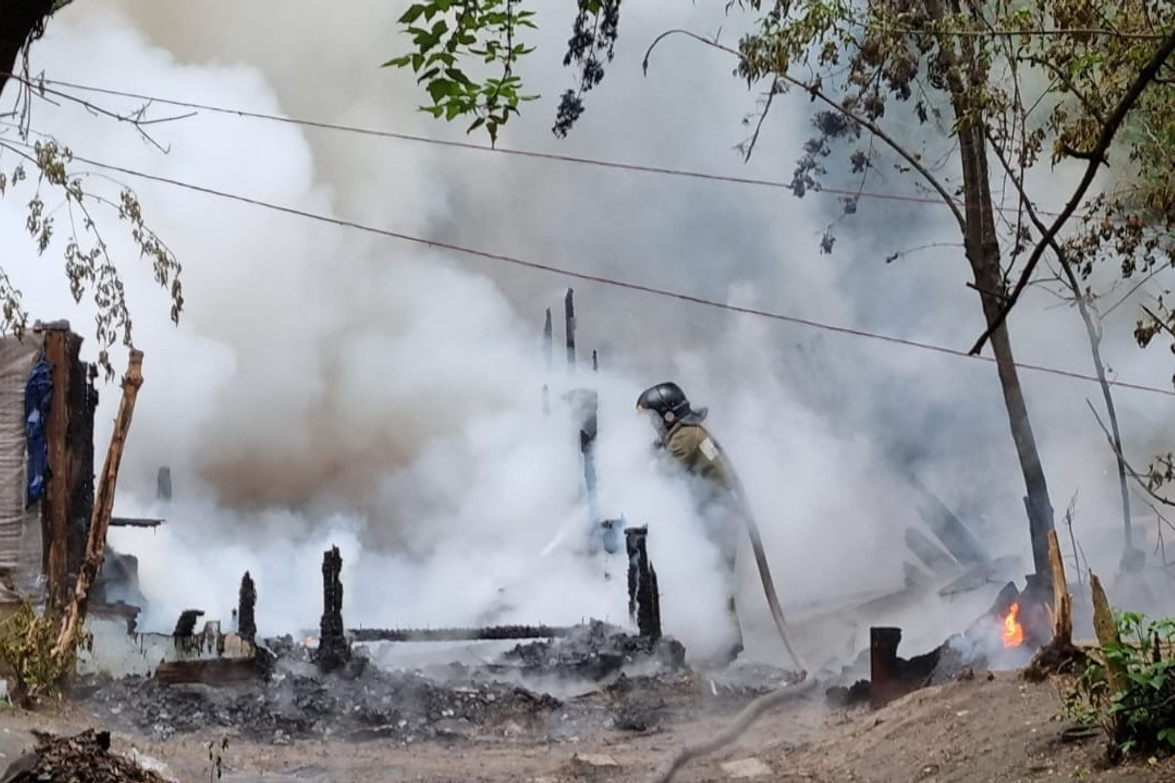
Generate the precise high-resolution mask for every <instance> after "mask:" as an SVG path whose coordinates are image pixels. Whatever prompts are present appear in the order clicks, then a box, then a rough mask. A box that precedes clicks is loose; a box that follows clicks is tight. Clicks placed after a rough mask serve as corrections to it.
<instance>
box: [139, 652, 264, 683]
mask: <svg viewBox="0 0 1175 783" xmlns="http://www.w3.org/2000/svg"><path fill="white" fill-rule="evenodd" d="M259 676H260V671H259V669H258V665H257V662H256V661H255V660H254V659H252V658H240V659H232V658H213V659H210V660H200V661H164V662H163V663H161V664H159V666H158V667H157V668H156V669H155V679H157V680H159V681H160V682H165V683H168V684H169V685H180V684H187V683H200V684H202V685H231V684H234V683H238V682H245V681H247V680H252V679H254V678H257V677H259Z"/></svg>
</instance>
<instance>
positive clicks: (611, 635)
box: [503, 620, 685, 681]
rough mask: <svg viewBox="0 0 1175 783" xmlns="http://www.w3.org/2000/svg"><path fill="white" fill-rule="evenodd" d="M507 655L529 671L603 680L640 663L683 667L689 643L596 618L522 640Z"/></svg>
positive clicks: (568, 677)
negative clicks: (547, 636) (552, 635)
mask: <svg viewBox="0 0 1175 783" xmlns="http://www.w3.org/2000/svg"><path fill="white" fill-rule="evenodd" d="M503 658H504V659H505V660H506V661H516V662H517V663H518V664H519V666H520V667H521V669H522V671H523V672H524V673H528V674H537V673H541V674H545V675H554V676H556V677H562V678H567V679H588V680H592V681H600V680H602V679H604V678H606V677H608V676H609V675H613V674H617V673H619V672H620V671H621V670H622V669H625V668H631V667H633V665H634V664H640V663H646V664H648V665H650V666H654V667H658V668H661V669H666V670H670V671H673V670H683V669H684V668H685V647H684V646H683V645H682V644H681V642H679V641H677V640H676V639H672V638H669V637H661V638H658V639H656V640H654V639H650V638H648V637H645V636H633V635H631V634H628V633H626V632H625V631H624V630H623V629H621V628H617V627H616V626H613V625H608V624H607V623H603V622H600V621H598V620H593V621H591V622H590V623H588V624H587V625H584V626H579V627H578V628H576V629H573V631H572V632H571V633H570V634H568V635H567V636H564V637H560V638H556V639H552V640H550V641H545V640H544V641H536V642H529V643H527V644H520V645H518V646H516V647H514V648H513V649H512V650H510V651H509V652H507V653H506V654H505V655H504V656H503Z"/></svg>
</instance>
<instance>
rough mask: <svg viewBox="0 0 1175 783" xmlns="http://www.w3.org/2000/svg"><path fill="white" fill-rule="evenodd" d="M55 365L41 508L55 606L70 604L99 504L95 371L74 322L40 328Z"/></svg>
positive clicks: (37, 328)
mask: <svg viewBox="0 0 1175 783" xmlns="http://www.w3.org/2000/svg"><path fill="white" fill-rule="evenodd" d="M33 331H34V332H35V333H38V334H42V335H43V347H44V355H45V360H46V361H47V362H48V363H49V365H50V371H49V376H50V384H51V391H50V396H49V415H48V417H47V419H46V422H45V441H46V444H47V448H48V453H47V458H48V469H47V471H46V481H45V492H44V495H43V503H42V506H41V526H42V537H43V541H44V553H43V562H42V567H43V569H44V572H45V575H46V578H47V581H48V584H47V597H48V599H49V602H50V604H51V605H53V606H56V607H61V606H64V605H65V603H66V602H67V601H68V600H69V594H70V588H71V586H72V577H76V575H77V573H78V571H79V570H80V568H81V564H82V557H83V555H84V553H85V548H86V535H87V526H88V524H89V521H90V510H91V508H92V506H93V503H94V409H95V408H96V407H97V404H98V393H97V391H96V390H95V389H94V384H93V378H94V374H95V373H94V368H93V367H92V366H91V365H89V364H87V363H86V362H83V361H81V359H80V353H81V345H82V338H81V337H79V336H78V335H76V334H74V333H73V332H72V331H71V330H70V326H69V321H54V322H53V323H48V324H42V323H40V322H38V323H37V324H36V325H35V326H34V327H33Z"/></svg>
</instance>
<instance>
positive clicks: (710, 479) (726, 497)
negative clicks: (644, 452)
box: [664, 422, 743, 658]
mask: <svg viewBox="0 0 1175 783" xmlns="http://www.w3.org/2000/svg"><path fill="white" fill-rule="evenodd" d="M664 445H665V450H666V451H667V452H669V453H670V454H671V455H672V456H673V457H674V459H676V460H677V462H678V463H679V464H680V465H681V466H682V467H684V468H685V469H686V470H687V471H689V472H690V473H691V474H692V475H694V476H696V477H697V478H700V479H702V480H703V481H702V482H699V483H700V484H701V492H700V494H701V497H700V498H699V500H700V506H701V508H700V511H701V514H702V517H703V519H704V521H705V523H706V533H707V536H708V537H709V538H710V540H711V541H713V542H714V544H715V545H716V546H717V547H718V550H719V552H720V553H721V556H722V561H723V564H724V566H725V567H726V578H727V580H728V582H727V589H728V590H729V591H730V592H729V595H728V596H727V603H726V609H727V612H728V613H729V615H730V619H731V622H732V624H733V625H734V631H735V635H736V641H735V644H734V646H733V649H732V650H731V657H732V658H733V657H736V656H737V655H738V653H740V652H741V651H742V649H743V639H742V629H741V628H740V627H739V622H738V611H737V608H736V606H735V600H734V594H735V586H736V578H735V565H736V563H737V554H738V541H739V538H738V534H739V524H738V513H739V512H738V508H737V505H736V503H735V502H734V484H735V482H734V472H733V469H732V468H731V466H730V462H729V461H728V460H727V458H726V455H725V453H724V452H723V451H722V448H721V447H720V446H719V445H718V443H717V442H716V441H715V440H714V439H713V437H711V436H710V433H708V432H707V431H706V428H705V427H703V426H702V425H701V424H697V423H688V424H687V423H684V422H678V423H676V424H674V425H673V426H672V427H670V429H669V431H668V432H667V433H666V434H665V438H664Z"/></svg>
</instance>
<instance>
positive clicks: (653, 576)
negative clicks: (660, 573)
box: [624, 525, 661, 641]
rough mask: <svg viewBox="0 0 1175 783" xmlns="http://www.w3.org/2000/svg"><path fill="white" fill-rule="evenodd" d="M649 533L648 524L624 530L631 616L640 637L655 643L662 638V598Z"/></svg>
mask: <svg viewBox="0 0 1175 783" xmlns="http://www.w3.org/2000/svg"><path fill="white" fill-rule="evenodd" d="M648 534H649V528H648V526H647V525H642V526H641V527H630V528H627V529H626V530H625V531H624V538H625V544H626V546H627V549H628V614H629V616H630V617H632V618H633V619H634V620H636V624H637V629H638V630H639V632H640V635H641V636H643V637H645V638H647V639H650V640H652V641H656V640H658V639H660V638H661V596H660V593H659V592H658V590H657V572H656V570H654V568H653V564H652V562H650V560H649V552H648V548H647V546H646V543H647V540H648Z"/></svg>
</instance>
